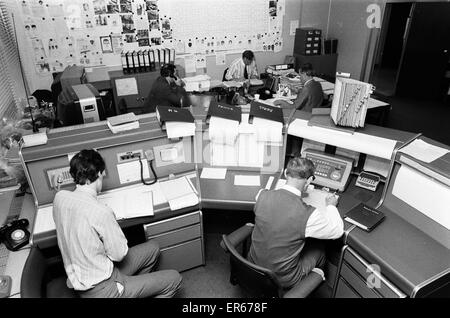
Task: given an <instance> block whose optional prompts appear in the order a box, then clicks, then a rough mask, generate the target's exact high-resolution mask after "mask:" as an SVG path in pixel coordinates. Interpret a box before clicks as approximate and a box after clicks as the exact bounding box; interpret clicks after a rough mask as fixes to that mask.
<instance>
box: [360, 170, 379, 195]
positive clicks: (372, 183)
mask: <svg viewBox="0 0 450 318" xmlns="http://www.w3.org/2000/svg"><path fill="white" fill-rule="evenodd" d="M380 180H381V179H380V177H379V176H377V175H376V174H373V173H369V172H366V171H362V172H361V173H360V174H359V176H358V178H357V179H356V183H355V185H356V186H358V187H360V188H364V189H367V190H370V191H376V190H377V187H378V184H379V183H380Z"/></svg>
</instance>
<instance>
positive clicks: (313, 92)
mask: <svg viewBox="0 0 450 318" xmlns="http://www.w3.org/2000/svg"><path fill="white" fill-rule="evenodd" d="M313 74H314V69H313V67H312V65H311V63H305V64H303V65H302V66H301V67H300V69H299V75H300V81H301V82H302V84H303V88H302V89H301V90H300V91H299V93H298V95H297V98H296V99H295V101H294V103H293V105H291V104H290V103H288V102H287V101H285V100H281V99H277V100H275V101H274V102H273V103H274V105H278V106H281V107H283V108H295V109H298V110H303V111H305V112H311V111H312V109H313V108H316V107H320V106H321V105H322V102H323V91H322V86H321V85H320V83H318V82H316V81H315V80H314V78H313Z"/></svg>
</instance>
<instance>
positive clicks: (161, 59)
mask: <svg viewBox="0 0 450 318" xmlns="http://www.w3.org/2000/svg"><path fill="white" fill-rule="evenodd" d="M159 54H160V55H159V64H160V65H161V64H166V50H165V49H159Z"/></svg>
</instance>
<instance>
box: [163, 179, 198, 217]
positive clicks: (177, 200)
mask: <svg viewBox="0 0 450 318" xmlns="http://www.w3.org/2000/svg"><path fill="white" fill-rule="evenodd" d="M160 185H161V189H162V191H163V192H164V196H165V197H166V199H167V201H169V206H170V210H172V211H174V210H178V209H182V208H186V207H189V206H193V205H196V204H198V202H199V200H198V196H197V194H196V193H195V192H194V189H193V187H192V186H191V183H190V182H189V181H188V180H187V178H186V177H180V178H177V179H173V180H167V181H164V182H161V183H160Z"/></svg>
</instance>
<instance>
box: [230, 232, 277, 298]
mask: <svg viewBox="0 0 450 318" xmlns="http://www.w3.org/2000/svg"><path fill="white" fill-rule="evenodd" d="M222 241H223V242H224V244H225V247H226V249H227V250H228V252H229V253H230V266H231V276H230V281H231V283H233V284H238V285H239V286H241V287H242V288H243V289H245V290H246V291H247V292H249V293H250V294H251V295H254V296H255V297H281V286H280V284H279V283H278V280H277V278H276V276H275V274H274V273H273V272H272V271H270V270H269V269H267V268H264V267H261V266H258V265H256V264H253V263H252V262H250V261H248V260H246V259H245V258H244V257H242V255H240V254H239V253H238V252H237V250H236V249H235V247H234V246H233V244H232V243H231V242H230V240H229V239H228V237H227V235H225V234H224V235H222Z"/></svg>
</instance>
